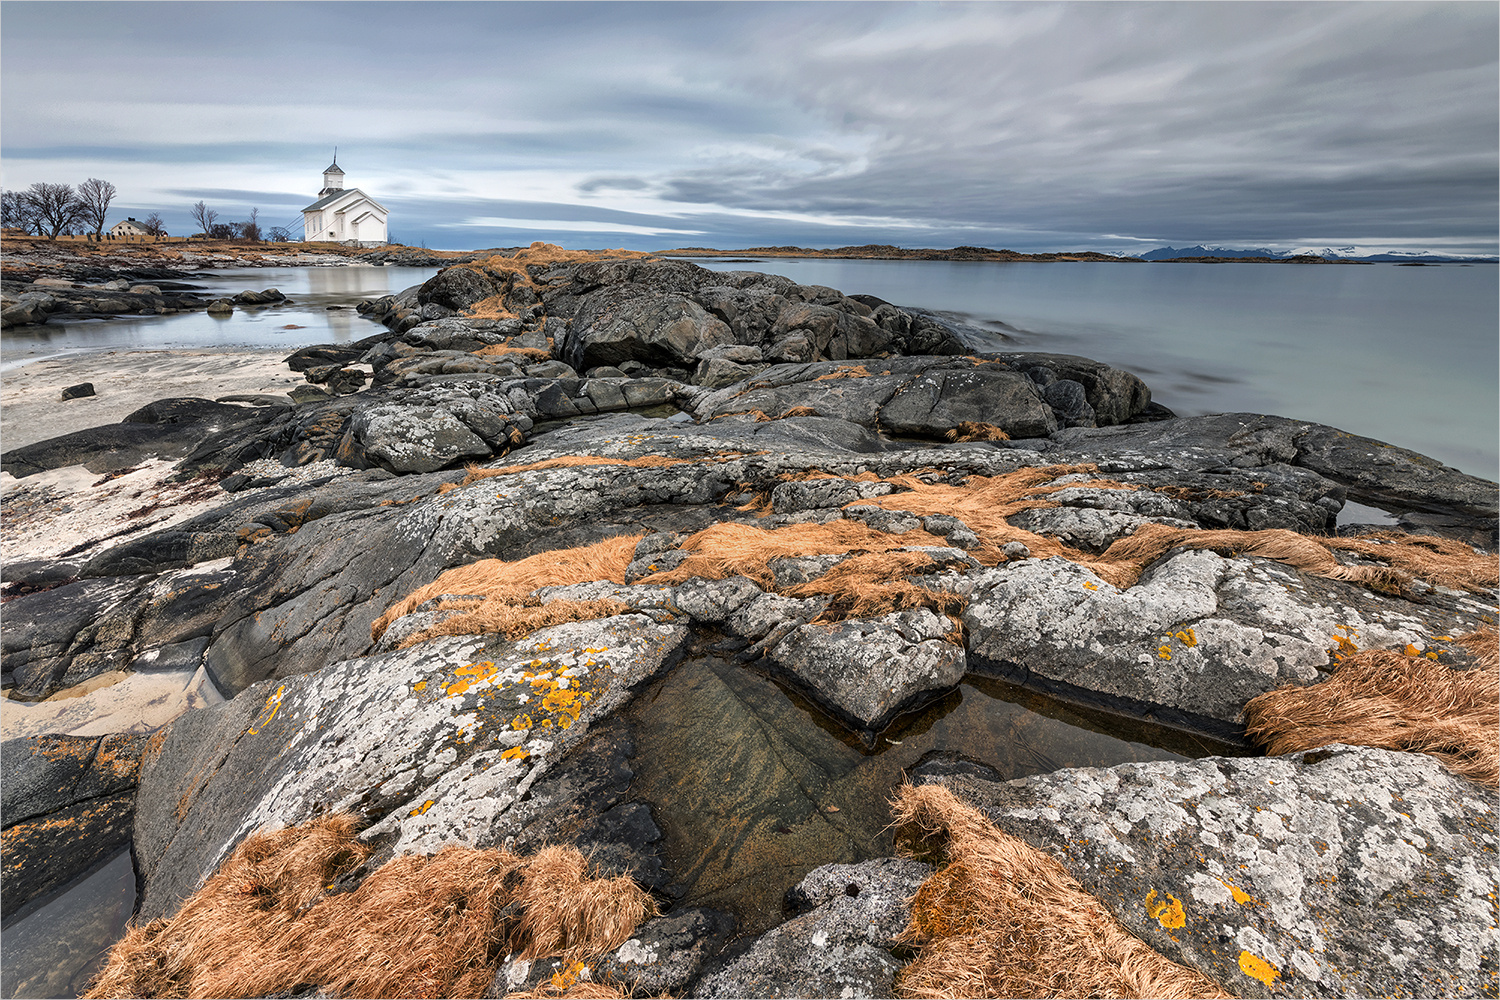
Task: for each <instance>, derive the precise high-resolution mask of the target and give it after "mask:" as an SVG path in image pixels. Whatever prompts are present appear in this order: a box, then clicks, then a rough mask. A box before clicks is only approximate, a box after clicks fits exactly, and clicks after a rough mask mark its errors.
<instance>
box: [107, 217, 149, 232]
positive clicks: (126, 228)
mask: <svg viewBox="0 0 1500 1000" xmlns="http://www.w3.org/2000/svg"><path fill="white" fill-rule="evenodd" d="M109 235H111V236H150V235H151V230H149V229H147V228H146V227H145V226H144V225H142V224H141V223H139V222H136V221H135V216H133V215H132V216H131V217H130V218H128V219H126V220H125V221H124V222H116V223H115V224H114V225H113V226H111V227H110V228H109Z"/></svg>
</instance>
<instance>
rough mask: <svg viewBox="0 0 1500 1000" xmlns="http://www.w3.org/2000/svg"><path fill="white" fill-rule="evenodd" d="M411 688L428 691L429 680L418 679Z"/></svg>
mask: <svg viewBox="0 0 1500 1000" xmlns="http://www.w3.org/2000/svg"><path fill="white" fill-rule="evenodd" d="M411 689H412V690H413V691H426V690H427V682H426V681H417V683H415V684H413V685H412V686H411Z"/></svg>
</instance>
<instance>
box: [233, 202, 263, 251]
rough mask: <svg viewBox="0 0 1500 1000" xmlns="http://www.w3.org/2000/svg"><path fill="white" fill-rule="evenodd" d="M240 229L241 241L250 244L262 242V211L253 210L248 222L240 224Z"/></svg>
mask: <svg viewBox="0 0 1500 1000" xmlns="http://www.w3.org/2000/svg"><path fill="white" fill-rule="evenodd" d="M238 225H239V227H240V239H242V240H245V241H247V242H250V243H259V242H260V236H261V234H260V209H258V208H252V209H251V210H250V218H249V220H248V221H245V222H241V223H238Z"/></svg>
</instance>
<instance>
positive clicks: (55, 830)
mask: <svg viewBox="0 0 1500 1000" xmlns="http://www.w3.org/2000/svg"><path fill="white" fill-rule="evenodd" d="M148 746H149V737H146V736H135V735H119V736H93V737H82V736H34V737H30V738H26V739H14V740H6V741H5V743H3V744H0V777H3V781H0V816H3V817H4V826H5V852H4V854H3V856H0V901H3V913H4V914H5V915H6V916H7V917H9V916H10V915H12V914H13V913H15V912H17V911H18V910H20V909H21V907H23V906H25V905H26V904H27V903H28V902H30V901H31V900H33V899H37V898H39V897H41V896H43V895H45V894H46V893H48V892H50V891H53V890H55V889H57V888H60V887H61V886H63V885H65V884H66V883H68V882H70V881H72V880H73V879H75V878H78V877H79V876H81V875H83V874H84V873H85V872H88V871H89V870H91V869H92V868H94V867H95V866H97V865H98V864H100V863H101V862H103V861H105V860H107V859H108V858H110V857H112V856H113V855H114V854H116V853H117V852H118V851H119V850H120V849H121V848H122V847H124V846H125V845H126V844H128V843H129V841H130V825H131V820H132V818H133V816H134V806H135V788H136V783H137V780H138V776H139V771H140V762H141V756H142V755H143V754H144V753H145V752H146V749H147V747H148Z"/></svg>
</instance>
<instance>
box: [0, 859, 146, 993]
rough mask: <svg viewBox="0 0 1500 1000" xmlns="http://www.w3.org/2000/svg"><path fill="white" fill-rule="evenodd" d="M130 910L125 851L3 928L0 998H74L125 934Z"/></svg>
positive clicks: (130, 876) (131, 888)
mask: <svg viewBox="0 0 1500 1000" xmlns="http://www.w3.org/2000/svg"><path fill="white" fill-rule="evenodd" d="M134 907H135V872H134V870H133V869H132V867H131V863H130V851H129V850H125V851H122V852H121V853H120V854H118V855H116V856H115V857H114V859H113V860H111V861H109V862H108V863H107V864H106V865H105V866H104V867H103V868H101V869H99V870H98V871H97V872H95V873H94V874H92V875H90V876H88V877H87V878H85V879H83V880H82V881H81V882H78V883H77V884H75V885H73V886H72V887H71V888H68V889H65V890H63V891H62V893H61V894H60V895H59V896H57V897H56V898H55V899H53V900H52V901H51V902H48V903H46V904H44V905H42V906H41V907H39V908H37V909H35V910H33V911H32V912H30V913H28V914H25V915H23V916H21V917H20V919H18V920H14V921H13V922H12V923H10V924H7V926H6V927H5V929H4V932H3V934H0V937H3V942H0V944H3V951H0V996H7V997H76V996H79V995H80V994H82V992H83V990H84V987H85V986H87V985H88V981H89V979H90V978H91V977H92V976H93V975H94V973H95V972H97V971H98V970H99V968H100V967H101V966H102V965H103V963H104V958H105V956H106V955H107V954H108V952H109V949H110V947H111V946H112V945H113V944H114V943H115V942H116V941H118V940H119V939H120V937H121V936H122V935H123V934H124V933H125V925H126V924H127V923H128V922H129V920H130V912H131V910H132V909H134Z"/></svg>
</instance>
